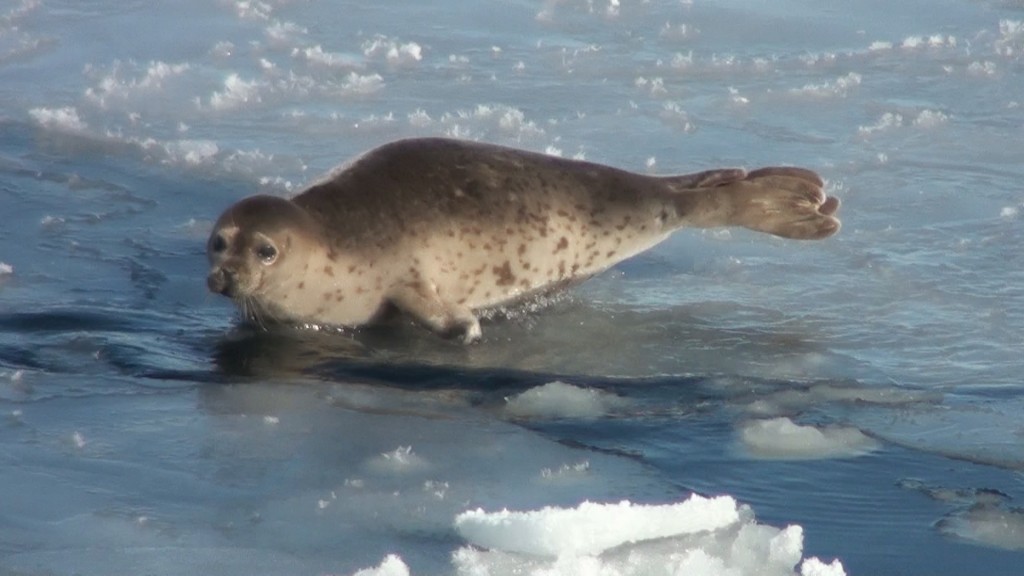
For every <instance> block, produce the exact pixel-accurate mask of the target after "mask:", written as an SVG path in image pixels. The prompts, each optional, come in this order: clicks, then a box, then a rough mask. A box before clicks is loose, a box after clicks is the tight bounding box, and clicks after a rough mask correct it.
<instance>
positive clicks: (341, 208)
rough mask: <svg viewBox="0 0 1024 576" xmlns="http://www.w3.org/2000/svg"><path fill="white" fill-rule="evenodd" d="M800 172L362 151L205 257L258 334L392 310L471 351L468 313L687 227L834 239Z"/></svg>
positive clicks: (472, 319) (524, 155)
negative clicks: (682, 171)
mask: <svg viewBox="0 0 1024 576" xmlns="http://www.w3.org/2000/svg"><path fill="white" fill-rule="evenodd" d="M821 188H822V181H821V179H820V178H819V177H818V176H817V175H816V174H815V173H813V172H811V171H809V170H804V169H800V168H763V169H760V170H756V171H753V172H749V173H748V172H746V171H744V170H740V169H725V170H710V171H707V172H700V173H697V174H690V175H685V176H669V177H655V176H645V175H641V174H635V173H632V172H627V171H624V170H619V169H616V168H612V167H609V166H603V165H600V164H594V163H590V162H582V161H575V160H567V159H563V158H557V157H552V156H548V155H544V154H538V153H533V152H526V151H522V150H516V149H511V148H505V147H501V146H494V145H489V144H480V143H474V142H464V141H458V140H447V139H438V138H425V139H412V140H401V141H398V142H393V143H391V144H387V145H384V146H382V147H380V148H377V149H375V150H372V151H370V152H369V153H367V154H365V155H364V156H362V157H361V158H359V159H357V160H356V161H355V162H353V163H352V164H351V165H349V166H348V167H347V168H345V169H343V170H341V171H339V172H337V173H336V174H334V175H333V176H332V177H330V178H329V179H327V180H325V181H323V182H321V183H319V184H315V185H313V186H312V187H310V188H309V189H307V190H306V191H304V192H302V193H301V194H299V195H298V196H296V197H294V198H292V199H291V200H285V199H283V198H277V197H272V196H254V197H250V198H246V199H244V200H241V201H239V202H238V203H236V204H235V205H233V206H232V207H230V208H229V209H228V210H227V211H226V212H225V213H224V214H223V215H222V216H221V217H220V219H219V220H218V221H217V223H216V224H215V226H214V229H213V232H212V234H211V236H210V241H209V243H208V246H207V249H208V255H209V259H210V263H211V267H212V269H211V272H210V275H209V278H208V285H209V287H210V289H211V290H212V291H214V292H217V293H221V294H224V295H227V296H229V297H231V298H233V299H235V300H236V301H237V302H238V303H239V305H240V307H241V308H242V310H243V313H244V314H245V315H246V316H247V317H249V318H250V319H251V320H254V321H256V322H257V323H264V322H266V321H268V320H274V321H279V322H288V323H295V324H318V325H335V326H359V325H363V324H366V323H368V322H371V321H372V320H374V319H375V318H377V317H378V316H379V315H380V314H381V312H382V311H383V310H384V309H386V308H388V307H395V308H397V309H399V310H401V311H403V312H405V313H406V314H408V315H409V316H411V317H412V318H413V319H415V320H417V321H418V322H420V323H422V324H423V325H425V326H427V327H428V328H430V329H431V330H434V331H435V332H438V333H442V334H455V335H458V336H461V337H462V338H463V339H464V340H465V341H467V342H469V341H473V340H476V339H478V338H479V337H480V324H479V321H478V319H477V312H479V311H480V310H483V309H487V308H491V307H495V306H500V305H503V304H508V303H510V302H514V301H517V300H520V299H523V298H526V297H529V296H531V295H534V294H537V293H541V292H547V291H551V290H554V289H558V288H560V287H564V286H566V285H569V284H572V283H574V282H578V281H581V280H583V279H586V278H587V277H589V276H591V275H593V274H595V273H597V272H600V271H602V270H604V269H606V268H608V267H610V266H612V265H614V264H615V263H617V262H620V261H622V260H624V259H626V258H629V257H630V256H633V255H634V254H637V253H639V252H642V251H643V250H646V249H648V248H650V247H652V246H654V245H655V244H657V243H658V242H660V241H662V240H664V239H665V238H666V237H668V235H669V234H670V233H671V232H672V231H674V230H676V229H677V228H680V227H684V226H694V227H711V226H744V227H747V228H751V229H754V230H759V231H763V232H768V233H771V234H775V235H778V236H784V237H787V238H800V239H817V238H824V237H827V236H830V235H832V234H834V233H835V232H836V231H837V230H838V229H839V221H838V220H837V219H836V218H835V217H834V216H833V214H834V213H835V211H836V210H837V209H838V206H839V202H838V200H837V199H835V198H826V196H825V194H824V193H823V192H822V190H821Z"/></svg>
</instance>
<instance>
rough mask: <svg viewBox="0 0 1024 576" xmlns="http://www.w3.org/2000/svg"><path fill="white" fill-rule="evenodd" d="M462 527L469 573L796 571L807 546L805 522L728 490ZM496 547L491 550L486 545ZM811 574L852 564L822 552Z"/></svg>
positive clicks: (470, 521) (473, 518) (803, 570)
mask: <svg viewBox="0 0 1024 576" xmlns="http://www.w3.org/2000/svg"><path fill="white" fill-rule="evenodd" d="M456 530H458V531H459V533H460V534H462V535H463V536H464V537H466V538H467V539H468V540H469V541H470V542H471V543H472V544H474V545H475V546H465V547H463V548H460V549H459V550H456V551H455V553H454V554H453V555H452V563H453V564H454V566H455V568H456V573H457V574H460V575H466V576H468V575H471V574H472V575H479V574H487V575H489V576H504V575H509V576H511V575H513V574H546V575H550V576H563V575H564V576H570V575H572V576H576V575H578V574H609V575H611V574H615V575H637V576H639V575H646V574H686V575H688V576H723V575H726V576H744V575H748V574H749V575H754V574H756V575H758V576H792V575H793V574H794V568H795V567H796V565H797V564H798V563H800V560H801V555H802V553H803V529H802V528H801V527H800V526H789V527H787V528H784V529H781V530H780V529H778V528H774V527H772V526H765V525H760V524H757V523H755V522H754V521H753V515H752V514H751V512H750V509H749V508H747V507H737V506H736V503H735V501H733V500H732V498H730V497H728V496H723V497H719V498H712V499H708V498H701V497H700V496H691V497H690V499H689V500H687V501H685V502H682V503H680V504H675V505H663V506H635V505H631V504H629V503H628V502H623V503H620V504H618V505H599V504H592V503H589V502H584V503H583V504H581V505H580V506H579V507H577V508H575V509H572V510H564V509H557V508H545V509H543V510H537V511H534V512H526V513H510V512H508V511H504V512H501V513H497V514H485V513H483V512H481V511H479V510H477V511H475V512H466V513H463V514H461V515H459V517H457V518H456ZM489 544H493V545H492V546H491V549H490V550H481V549H479V548H477V546H488V545H489ZM800 574H801V575H802V576H845V572H844V571H843V566H842V564H841V563H840V562H839V561H838V560H835V561H833V562H832V564H829V565H826V564H824V563H823V562H822V561H820V560H818V559H817V558H808V559H806V560H804V561H803V562H802V563H801V564H800Z"/></svg>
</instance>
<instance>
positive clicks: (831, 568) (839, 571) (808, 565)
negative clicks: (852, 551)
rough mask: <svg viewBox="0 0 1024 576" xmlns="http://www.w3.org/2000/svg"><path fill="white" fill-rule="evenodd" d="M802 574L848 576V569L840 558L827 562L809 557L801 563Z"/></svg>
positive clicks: (801, 575)
mask: <svg viewBox="0 0 1024 576" xmlns="http://www.w3.org/2000/svg"><path fill="white" fill-rule="evenodd" d="M800 576H846V570H843V565H842V563H841V562H839V560H833V561H832V563H831V564H825V563H824V562H822V561H821V560H819V559H817V558H814V557H812V558H808V559H807V560H804V561H803V563H802V564H801V565H800Z"/></svg>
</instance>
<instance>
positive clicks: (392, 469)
mask: <svg viewBox="0 0 1024 576" xmlns="http://www.w3.org/2000/svg"><path fill="white" fill-rule="evenodd" d="M428 466H429V463H428V462H427V461H426V460H425V459H423V458H421V457H420V456H419V455H418V454H416V453H415V452H413V451H412V446H399V447H398V448H396V449H394V450H392V451H391V452H384V453H382V454H381V455H380V456H378V457H376V458H373V459H371V460H370V461H369V462H367V468H369V469H370V470H372V471H374V472H378V473H391V474H393V473H400V474H402V473H407V472H412V471H417V470H422V469H424V468H427V467H428Z"/></svg>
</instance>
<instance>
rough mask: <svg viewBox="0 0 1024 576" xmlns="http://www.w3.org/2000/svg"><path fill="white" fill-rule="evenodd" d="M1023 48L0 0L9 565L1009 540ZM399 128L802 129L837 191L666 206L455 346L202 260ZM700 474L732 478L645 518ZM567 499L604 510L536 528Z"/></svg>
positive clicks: (973, 37) (881, 11) (570, 138)
mask: <svg viewBox="0 0 1024 576" xmlns="http://www.w3.org/2000/svg"><path fill="white" fill-rule="evenodd" d="M172 31H173V32H172ZM1022 72H1024V13H1022V11H1021V5H1020V3H1019V2H1003V1H987V0H981V1H976V0H928V1H924V0H910V1H908V2H901V3H893V2H878V1H874V0H867V1H863V2H853V3H831V4H823V3H809V2H795V1H793V0H784V1H782V2H774V3H763V2H753V1H751V0H728V1H725V2H702V1H700V0H693V1H683V2H679V1H670V0H664V1H662V0H651V1H643V2H637V1H630V0H614V1H611V0H593V1H591V0H568V1H547V0H538V1H536V2H527V3H514V2H513V3H510V2H499V3H465V2H452V1H447V2H442V3H440V4H439V3H429V4H425V3H422V2H406V1H398V2H386V3H362V4H359V5H353V4H351V3H348V4H346V5H344V6H340V5H337V4H325V3H308V2H292V1H289V0H262V1H249V0H219V1H218V2H201V1H199V0H182V1H180V2H173V3H139V2H135V3H124V2H113V1H109V0H96V1H93V2H87V3H83V2H78V1H74V2H72V1H69V0H48V1H45V2H44V1H41V0H12V1H9V2H7V3H6V4H2V5H0V218H2V220H0V222H2V224H0V573H15V574H25V573H28V574H40V573H42V574H110V573H125V574H127V573H133V574H138V573H147V574H180V573H183V572H195V573H216V574H226V575H230V574H353V573H356V572H357V571H359V570H366V571H367V573H370V574H388V575H391V574H447V573H462V574H482V573H490V574H503V573H522V572H535V573H547V574H584V573H595V574H596V573H604V574H671V573H688V574H703V573H707V574H754V573H764V572H765V571H769V570H771V571H772V572H770V573H778V574H791V573H797V574H804V575H807V576H810V575H812V574H813V575H820V576H825V575H836V574H842V573H844V572H849V573H851V574H878V573H891V572H894V571H899V572H901V573H905V574H921V575H936V574H966V573H977V572H978V571H979V567H984V568H983V571H985V573H987V574H1008V575H1009V574H1018V573H1019V572H1020V568H1019V567H1020V564H1021V560H1022V557H1021V553H1022V552H1021V551H1022V550H1024V546H1022V544H1021V536H1020V534H1021V514H1020V510H1019V508H1020V499H1021V498H1024V490H1022V488H1024V487H1022V484H1021V476H1020V471H1021V470H1022V469H1024V450H1022V446H1024V442H1021V438H1022V437H1024V422H1022V416H1021V415H1022V414H1024V406H1022V405H1021V403H1022V398H1024V395H1022V386H1021V374H1022V373H1024V361H1022V358H1024V356H1022V353H1021V352H1022V349H1024V337H1022V334H1024V260H1022V258H1024V257H1022V251H1021V245H1022V242H1024V234H1022V228H1021V214H1022V209H1024V190H1022V188H1021V184H1020V183H1021V182H1022V181H1024V162H1022V152H1021V146H1020V143H1021V141H1022V139H1024V112H1022V110H1024V96H1022V94H1024V74H1022ZM420 135H446V136H452V137H461V138H471V139H480V140H487V141H492V142H497V143H502V144H508V145H515V146H519V147H523V148H527V149H531V150H537V151H542V152H546V153H549V154H556V155H561V156H565V157H573V158H585V159H588V160H591V161H597V162H604V163H609V164H614V165H616V166H620V167H622V168H627V169H632V170H636V171H640V172H651V173H674V172H685V171H693V170H699V169H704V168H709V167H714V166H725V165H743V166H747V167H756V166H760V165H766V164H780V163H781V164H795V165H803V166H808V167H811V168H813V169H815V170H818V171H819V172H820V173H821V174H822V175H823V176H824V177H825V179H826V180H827V186H828V188H829V191H830V193H833V194H835V195H838V196H840V197H841V198H842V200H843V202H844V207H843V209H842V216H843V219H844V228H843V230H842V232H841V233H840V234H839V235H838V236H836V237H835V238H832V239H830V240H828V241H826V242H821V243H796V242H790V241H785V240H780V239H776V238H767V237H762V236H758V235H755V234H752V233H748V232H745V231H740V230H706V231H698V232H681V233H679V234H676V235H675V236H673V237H672V238H671V239H670V240H668V241H667V242H666V243H664V244H663V245H661V246H659V247H657V248H656V249H654V250H652V251H650V252H648V253H646V254H643V255H640V256H639V257H637V258H634V259H633V260H631V261H628V262H625V263H623V264H621V265H619V266H617V267H615V268H614V269H612V270H610V271H608V272H607V273H605V274H602V275H601V276H599V277H597V278H594V279H592V280H591V281H589V282H588V283H586V284H584V285H583V286H581V287H579V288H578V289H576V290H574V291H573V292H571V293H570V294H568V295H566V296H563V297H560V298H554V299H552V300H551V301H548V302H543V303H538V305H537V306H536V307H535V308H536V309H533V310H526V311H520V312H519V313H516V314H513V315H512V316H511V317H510V318H495V319H492V320H490V321H488V322H487V323H486V324H485V328H484V333H485V340H484V341H483V342H481V343H480V344H479V345H478V346H473V347H470V348H464V347H461V346H458V345H455V344H453V343H450V342H443V341H438V340H437V339H435V338H432V337H430V336H428V335H425V334H423V333H422V331H420V330H418V329H416V328H415V327H411V326H405V325H397V326H390V327H387V328H382V329H380V330H367V331H363V332H359V333H355V334H350V333H346V334H338V333H331V332H313V331H282V332H273V333H253V332H250V331H248V330H247V329H245V328H243V327H239V326H237V325H236V322H235V319H234V312H233V310H232V308H231V306H230V305H229V303H227V302H224V301H222V299H220V298H217V297H213V296H211V295H208V294H206V293H205V288H204V282H203V277H204V275H205V270H204V267H205V264H204V254H203V246H204V242H205V237H206V235H207V233H208V231H209V228H210V226H211V223H212V222H213V220H214V219H215V218H216V216H217V215H218V214H219V212H220V211H221V210H222V209H223V208H224V207H225V206H227V205H228V204H230V203H231V202H233V201H235V200H237V199H238V198H240V197H242V196H244V195H247V194H251V193H255V192H264V193H271V194H280V195H284V194H291V193H294V192H296V191H298V190H300V189H301V188H302V187H304V186H305V185H307V184H308V183H310V182H313V181H316V180H317V179H319V178H322V177H323V176H324V175H325V174H329V173H330V172H331V171H332V170H334V169H335V168H336V166H338V165H339V164H340V163H343V162H345V161H347V160H349V159H351V158H352V157H354V156H356V155H357V154H359V153H361V152H363V151H365V150H366V149H368V148H371V147H372V146H374V145H377V144H380V143H383V142H386V141H389V140H393V139H396V138H403V137H410V136H420ZM693 494H698V495H699V496H698V498H707V499H709V501H715V502H725V501H731V502H735V503H736V504H735V506H734V508H733V512H735V511H736V510H739V511H740V516H741V517H740V519H739V520H735V519H734V520H729V522H724V519H725V517H724V516H723V517H715V518H712V520H723V522H722V527H719V528H714V529H711V528H709V529H708V530H705V531H703V532H700V533H693V534H685V535H673V536H669V537H664V538H658V539H654V540H650V539H647V538H648V536H647V535H645V533H644V532H643V530H644V529H646V527H648V526H649V527H651V528H654V527H657V526H659V525H660V522H661V521H662V520H663V519H665V514H667V512H666V511H668V510H671V509H672V507H673V506H676V505H678V504H679V503H680V502H685V501H689V500H688V499H689V498H691V495H693ZM585 501H589V502H591V503H592V504H588V505H586V506H585V505H584V504H583V503H584V502H585ZM623 501H628V502H630V503H631V505H630V506H629V507H627V508H624V509H622V510H620V509H619V508H618V507H619V506H620V505H619V504H618V503H620V502H623ZM478 509H481V510H484V511H486V512H482V513H481V515H480V516H479V518H480V519H494V518H496V517H497V516H492V515H495V514H499V511H500V510H510V511H514V512H509V513H508V514H510V515H512V517H514V518H516V519H520V520H522V519H525V518H529V519H530V521H529V522H525V520H524V522H525V524H521V525H520V526H526V527H524V528H523V529H522V531H521V532H517V533H516V535H514V536H511V537H499V538H497V539H495V540H493V541H491V540H488V541H487V542H486V543H484V542H482V541H477V540H475V539H474V538H475V536H473V535H472V534H469V533H463V532H464V528H459V527H458V526H457V524H456V518H459V517H462V516H460V515H462V514H465V513H467V512H468V511H474V510H478ZM591 510H598V511H604V512H606V513H607V514H608V515H609V516H608V517H611V516H614V519H615V520H612V521H607V522H604V520H603V519H604V518H606V517H605V516H601V514H602V512H598V513H597V515H596V516H595V517H597V518H601V519H602V520H601V521H602V526H606V527H607V528H608V529H609V530H610V531H611V533H612V534H613V535H614V536H615V538H616V539H617V540H616V541H619V542H622V544H621V545H620V546H617V547H613V548H610V549H604V548H601V549H600V550H598V549H596V548H595V549H592V550H589V551H587V552H585V553H580V554H575V555H573V554H566V553H564V552H566V551H567V550H569V549H571V548H572V547H573V546H576V544H570V543H568V540H561V541H560V540H557V539H547V540H544V539H540V538H537V537H536V533H535V532H531V530H533V529H539V528H540V527H544V526H549V524H548V523H549V522H554V521H555V519H556V518H559V517H560V516H559V514H562V513H565V514H568V518H569V520H567V522H568V524H567V525H568V528H566V529H564V530H561V529H560V533H564V534H565V537H566V538H568V537H569V535H571V534H576V535H577V536H579V534H586V533H587V532H586V530H585V529H586V527H587V526H588V525H589V524H588V522H589V521H590V520H588V518H590V517H589V516H587V514H588V513H589V512H590V511H591ZM755 513H756V519H755V516H754V514H755ZM573 514H576V516H574V515H573ZM629 514H640V516H641V517H642V519H640V520H636V521H635V522H629V523H627V522H625V521H621V522H620V521H619V520H620V518H627V517H629ZM530 538H535V540H537V541H541V542H545V543H546V545H549V546H551V547H552V548H551V551H552V554H553V556H552V555H548V556H544V557H540V556H535V555H531V554H528V553H524V551H523V550H522V548H521V547H522V546H524V545H525V543H527V542H529V541H530V540H529V539H530ZM485 544H486V545H485ZM818 559H820V560H818ZM755 566H756V567H757V568H753V567H755Z"/></svg>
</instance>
